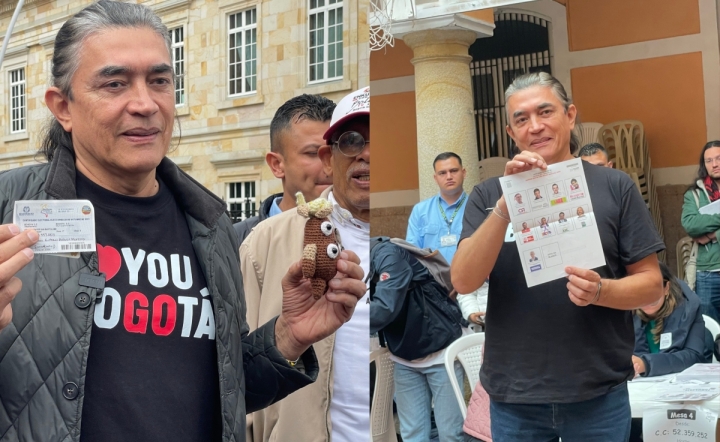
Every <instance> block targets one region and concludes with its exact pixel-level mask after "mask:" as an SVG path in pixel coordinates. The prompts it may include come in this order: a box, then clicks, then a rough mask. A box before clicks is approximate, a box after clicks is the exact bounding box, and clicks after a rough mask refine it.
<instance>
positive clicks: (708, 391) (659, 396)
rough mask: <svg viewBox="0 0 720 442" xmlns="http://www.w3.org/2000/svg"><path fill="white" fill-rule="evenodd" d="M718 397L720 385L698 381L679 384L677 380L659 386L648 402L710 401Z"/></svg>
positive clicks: (648, 398)
mask: <svg viewBox="0 0 720 442" xmlns="http://www.w3.org/2000/svg"><path fill="white" fill-rule="evenodd" d="M718 395H720V383H712V384H706V383H701V382H698V381H689V382H679V381H677V380H676V381H675V382H667V383H664V384H658V385H657V387H655V389H654V391H653V394H652V395H650V396H648V397H647V400H649V401H658V402H685V401H708V400H710V399H712V398H714V397H716V396H718Z"/></svg>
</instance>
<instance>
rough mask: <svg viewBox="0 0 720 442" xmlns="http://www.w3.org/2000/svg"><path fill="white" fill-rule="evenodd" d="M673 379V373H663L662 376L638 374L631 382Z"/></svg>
mask: <svg viewBox="0 0 720 442" xmlns="http://www.w3.org/2000/svg"><path fill="white" fill-rule="evenodd" d="M673 380H675V374H674V373H671V374H664V375H662V376H638V377H636V378H635V379H633V380H632V381H630V382H632V383H633V384H637V383H644V382H665V381H673Z"/></svg>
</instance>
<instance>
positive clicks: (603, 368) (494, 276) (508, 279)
mask: <svg viewBox="0 0 720 442" xmlns="http://www.w3.org/2000/svg"><path fill="white" fill-rule="evenodd" d="M583 169H584V170H585V176H586V178H587V184H588V189H590V190H589V191H590V198H591V200H592V205H593V211H594V213H595V219H596V220H597V224H598V229H599V232H600V238H601V241H602V246H603V251H604V253H605V261H606V263H607V264H606V265H605V266H603V267H601V268H597V269H594V270H595V271H597V272H598V273H599V274H600V275H601V276H602V277H603V278H613V279H619V278H622V277H624V276H626V273H627V272H626V270H625V266H627V265H630V264H634V263H636V262H638V261H640V260H641V259H643V258H645V257H647V256H649V255H650V254H652V253H657V252H659V251H661V250H663V249H664V248H665V245H664V244H663V242H662V240H661V239H660V236H659V235H658V233H657V230H656V229H655V225H654V223H653V221H652V219H651V217H650V212H649V210H648V209H647V207H646V205H645V202H644V201H643V199H642V196H641V195H640V192H638V190H637V188H636V187H635V184H634V183H633V181H632V180H631V179H630V177H629V176H628V175H626V174H625V173H623V172H620V171H617V170H614V169H609V168H606V167H600V166H594V165H592V164H589V163H587V162H583ZM501 195H502V190H501V188H500V181H499V179H498V178H494V179H491V180H487V181H485V182H483V183H481V184H479V185H477V186H475V188H474V189H473V192H472V194H471V195H470V198H469V200H468V202H467V207H466V209H465V217H464V218H463V230H462V235H461V241H462V240H463V239H465V238H467V237H469V236H471V235H472V234H473V233H474V232H475V230H477V228H478V227H479V226H480V225H481V224H482V222H483V221H484V220H485V218H486V217H487V216H489V215H490V211H491V210H492V208H493V207H494V206H495V203H496V202H497V200H498V199H499V198H500V196H501ZM568 205H570V203H568ZM506 238H507V236H506ZM566 285H567V279H565V278H561V279H558V280H555V281H551V282H548V283H545V284H541V285H538V286H534V287H532V288H528V287H527V284H526V282H525V278H524V277H523V271H522V263H521V261H520V256H519V254H518V250H517V246H516V245H515V242H514V241H511V242H508V241H506V242H505V243H504V244H503V246H502V248H501V250H500V255H499V256H498V259H497V262H496V263H495V267H494V268H493V270H492V272H491V273H490V284H489V293H488V304H487V316H486V330H485V333H486V341H485V355H484V359H483V365H482V369H481V372H480V380H481V382H482V384H483V387H485V389H486V390H487V392H488V394H489V395H490V397H491V398H492V399H493V400H495V401H498V402H510V403H527V404H538V403H549V402H557V403H571V402H579V401H583V400H588V399H592V398H594V397H597V396H601V395H603V394H606V393H607V392H608V391H609V390H610V389H611V388H612V387H614V386H616V385H618V384H621V383H622V382H624V381H626V380H628V379H631V378H632V377H633V375H634V370H633V366H632V362H631V356H632V352H633V346H634V340H635V335H634V330H633V322H632V316H631V312H630V311H622V310H615V309H610V308H606V307H598V306H594V305H591V306H587V307H578V306H576V305H575V304H573V303H572V302H571V301H570V298H569V297H568V291H567V287H566Z"/></svg>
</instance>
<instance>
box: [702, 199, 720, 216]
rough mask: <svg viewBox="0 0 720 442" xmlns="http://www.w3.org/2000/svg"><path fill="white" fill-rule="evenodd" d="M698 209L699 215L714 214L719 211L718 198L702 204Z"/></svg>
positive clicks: (719, 202) (719, 201)
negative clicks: (704, 204)
mask: <svg viewBox="0 0 720 442" xmlns="http://www.w3.org/2000/svg"><path fill="white" fill-rule="evenodd" d="M698 211H699V212H700V214H701V215H714V214H716V213H720V200H716V201H713V202H712V203H710V204H708V205H706V206H702V207H701V208H700V209H699V210H698Z"/></svg>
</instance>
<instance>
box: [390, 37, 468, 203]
mask: <svg viewBox="0 0 720 442" xmlns="http://www.w3.org/2000/svg"><path fill="white" fill-rule="evenodd" d="M476 38H477V34H476V33H475V32H473V31H468V30H464V29H457V30H456V29H452V30H442V29H431V30H427V31H417V32H411V33H409V34H406V35H405V36H403V41H404V42H405V43H406V44H407V45H408V46H409V47H410V48H411V49H412V50H413V55H414V58H413V59H412V60H411V61H412V64H413V65H414V66H415V109H416V111H415V114H416V118H417V141H418V146H417V149H418V168H419V174H418V175H419V181H420V199H425V198H429V197H430V196H432V195H434V194H436V193H437V192H438V188H437V184H436V183H435V181H434V180H433V177H432V170H433V169H432V162H433V160H434V159H435V157H436V156H437V155H438V154H440V153H442V152H455V153H456V154H458V155H460V157H461V158H462V159H463V165H464V166H465V168H466V169H467V177H466V178H465V185H464V187H465V191H466V192H468V193H469V192H470V191H471V190H472V188H473V186H475V184H477V183H478V182H479V176H480V170H479V168H478V165H477V164H478V151H477V139H476V137H475V122H474V118H475V117H474V114H473V93H472V84H471V80H470V61H471V59H472V57H470V55H468V48H469V47H470V45H471V44H473V43H474V42H475V39H476Z"/></svg>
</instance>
